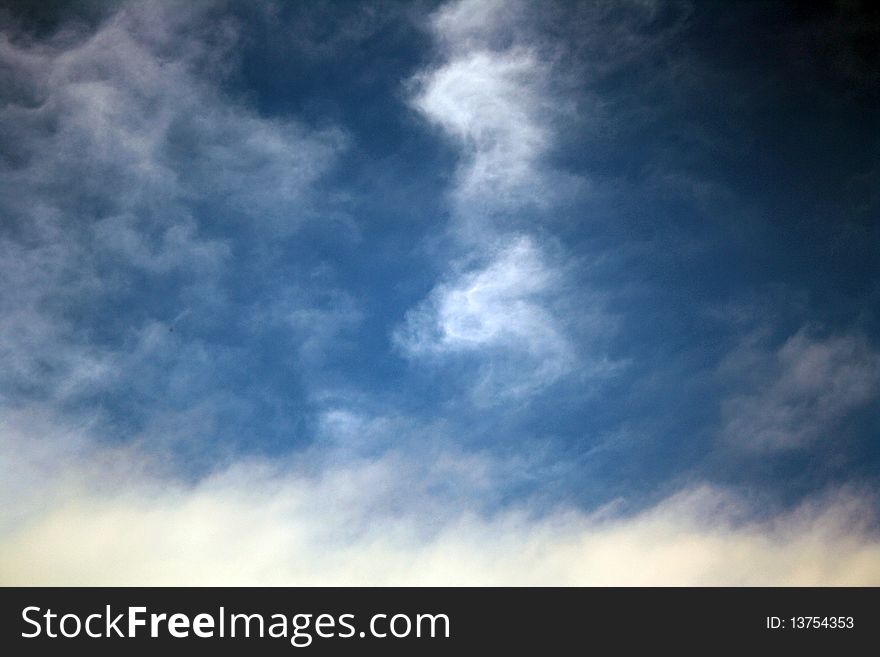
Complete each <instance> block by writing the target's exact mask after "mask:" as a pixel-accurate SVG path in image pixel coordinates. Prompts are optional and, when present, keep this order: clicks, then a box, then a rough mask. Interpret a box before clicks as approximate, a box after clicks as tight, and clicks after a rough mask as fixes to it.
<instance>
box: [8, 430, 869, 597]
mask: <svg viewBox="0 0 880 657" xmlns="http://www.w3.org/2000/svg"><path fill="white" fill-rule="evenodd" d="M349 419H351V418H349ZM337 420H340V418H338V417H337V418H335V419H332V420H331V421H330V425H328V429H329V430H332V425H333V424H334V423H335V422H337ZM343 424H345V426H347V427H349V428H351V423H350V422H348V421H343ZM28 425H29V426H31V427H33V426H34V425H33V424H32V423H30V422H29V423H28ZM3 430H4V431H5V432H8V430H9V427H8V426H6V427H4V428H3ZM8 438H9V435H8V433H7V435H6V436H4V441H3V444H4V445H6V446H7V447H8V446H9V445H10V444H11V441H10V440H8ZM27 439H28V437H27V436H26V435H19V437H18V440H16V441H15V442H16V443H17V447H18V448H19V449H17V450H15V451H11V450H4V452H3V454H2V457H3V460H2V461H0V463H2V464H3V466H4V472H5V473H6V474H9V475H10V479H11V480H13V481H20V482H23V481H24V478H25V477H31V478H32V480H31V483H30V486H28V485H22V486H19V487H17V488H16V491H17V493H18V495H17V497H16V502H17V504H15V505H5V506H4V512H3V516H4V517H3V519H2V520H3V522H2V523H0V583H2V584H4V585H10V584H21V585H41V584H42V585H64V584H88V585H99V584H106V585H138V584H139V585H160V584H175V585H244V584H247V585H259V584H265V585H325V586H326V585H360V584H372V585H389V584H394V585H423V584H434V585H515V584H520V585H554V584H555V585H660V584H664V585H688V584H693V585H746V584H752V585H771V584H780V585H844V584H851V585H872V584H873V585H877V584H880V541H878V539H877V537H876V535H874V534H872V533H871V532H870V530H869V529H868V528H867V525H866V524H865V518H867V517H870V513H871V509H872V507H871V506H870V504H869V503H868V502H867V501H866V500H865V499H863V498H861V497H859V496H858V495H857V494H855V493H854V492H852V491H849V492H848V491H845V490H841V491H838V492H837V493H836V494H833V495H830V496H826V497H823V498H819V499H814V500H812V501H808V502H805V503H804V504H802V505H801V506H800V507H799V508H797V509H795V510H792V511H789V512H782V513H779V514H777V515H775V516H773V517H772V518H770V519H765V520H749V517H750V513H751V511H753V510H754V509H752V508H751V507H750V506H748V505H747V504H745V503H744V502H742V501H741V500H739V499H738V498H736V497H735V496H733V495H731V494H729V493H725V492H723V491H720V490H717V489H713V488H710V487H705V486H704V487H699V486H698V487H694V488H689V489H686V490H683V491H681V492H680V493H677V494H674V495H672V496H670V497H668V498H667V499H665V500H663V501H661V502H660V503H658V504H656V505H655V506H653V507H650V508H647V509H645V510H643V511H641V512H639V513H636V514H634V515H629V516H620V515H617V514H615V513H614V512H613V511H610V510H600V511H599V512H596V513H585V512H583V511H579V510H576V509H573V508H558V509H557V510H555V511H552V510H551V511H549V512H543V513H538V512H536V510H535V509H531V508H530V507H529V505H528V503H527V502H526V501H523V502H521V503H520V504H518V505H516V506H513V507H506V508H503V509H500V510H496V511H487V510H484V509H483V508H482V507H481V506H479V505H477V506H474V505H472V504H471V503H470V502H472V501H473V499H474V498H472V497H470V496H471V495H473V494H474V492H475V491H478V490H479V489H480V488H481V487H482V486H485V485H488V486H490V487H495V486H496V485H497V483H498V482H497V481H493V480H492V477H493V476H498V474H497V473H495V474H494V475H493V471H492V468H491V467H489V468H488V469H487V468H486V463H485V462H483V460H480V459H476V460H475V459H474V458H472V457H467V456H464V457H463V458H458V457H456V456H455V455H451V454H447V455H446V458H445V459H438V460H436V461H434V462H432V461H426V460H425V459H424V458H417V459H415V460H413V459H411V458H410V456H408V455H407V454H406V453H401V452H388V453H385V454H383V455H381V456H377V457H374V458H372V459H363V458H360V459H358V458H356V459H349V460H345V461H341V462H337V463H335V464H330V463H325V465H324V466H323V467H321V468H319V469H317V470H314V469H309V468H308V467H302V466H301V465H297V464H296V463H293V462H288V463H286V464H279V463H278V462H277V461H276V462H275V463H274V464H271V465H270V464H269V463H266V462H260V461H251V462H247V463H239V464H237V465H235V466H233V467H230V468H227V469H221V470H218V471H216V472H215V474H213V475H212V476H209V477H207V478H205V479H202V480H200V481H199V482H197V483H195V484H184V483H181V482H179V481H176V480H174V479H168V478H166V477H164V476H162V475H160V474H156V468H155V467H154V466H149V465H144V464H141V463H140V459H142V458H143V457H142V456H140V455H138V454H137V453H136V452H133V451H131V450H129V451H122V452H120V451H113V452H110V453H108V454H103V455H102V454H101V451H100V450H98V451H97V452H92V453H88V451H86V452H83V451H82V450H79V451H77V450H76V449H72V448H68V449H66V450H65V453H64V454H62V455H56V456H55V457H53V455H52V452H51V451H49V450H43V451H41V452H40V453H39V454H38V453H36V452H34V450H33V448H32V447H27V445H28V441H27ZM64 440H65V444H66V445H73V444H75V443H73V442H71V441H70V440H69V436H65V437H64ZM22 446H24V449H21V448H22ZM432 463H434V464H433V465H432ZM59 475H61V476H59ZM35 476H36V479H33V478H34V477H35ZM487 477H489V480H488V483H487ZM19 478H22V479H19ZM5 480H6V479H5V478H4V481H5ZM441 483H443V484H445V487H444V488H441V489H438V484H441ZM34 484H37V485H38V487H37V488H36V489H34V488H33V486H34ZM475 487H476V488H475ZM28 490H30V491H34V490H37V491H38V492H37V494H36V495H35V496H33V497H31V498H28V497H27V496H25V495H24V494H23V491H28ZM12 514H15V515H14V517H11V516H12Z"/></svg>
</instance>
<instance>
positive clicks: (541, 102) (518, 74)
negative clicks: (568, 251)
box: [411, 0, 561, 221]
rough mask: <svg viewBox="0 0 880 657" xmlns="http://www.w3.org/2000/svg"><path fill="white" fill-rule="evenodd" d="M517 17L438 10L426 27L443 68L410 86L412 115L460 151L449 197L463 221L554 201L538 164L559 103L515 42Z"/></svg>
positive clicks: (473, 8) (542, 71) (523, 44)
mask: <svg viewBox="0 0 880 657" xmlns="http://www.w3.org/2000/svg"><path fill="white" fill-rule="evenodd" d="M521 13H522V7H521V6H520V3H501V2H473V1H472V0H463V1H461V2H456V3H450V4H449V5H446V6H444V7H442V8H441V9H439V10H438V11H437V12H436V13H435V14H434V15H433V16H432V20H431V29H432V33H433V34H434V37H435V40H436V42H437V44H438V48H439V51H440V53H441V60H440V62H439V63H438V64H436V65H435V66H433V67H430V68H428V69H426V70H425V71H423V72H422V73H420V74H419V75H417V76H416V78H415V79H414V80H413V81H412V85H413V87H414V89H415V93H414V95H413V97H412V101H411V102H412V105H413V107H415V108H416V109H417V110H418V111H419V112H421V113H422V114H423V115H424V116H425V117H426V118H427V119H428V120H429V121H431V122H432V123H434V124H435V125H437V126H439V127H440V128H441V129H442V130H443V131H444V132H445V133H446V134H447V135H448V136H449V137H450V138H452V139H453V140H454V141H455V142H456V143H457V144H458V146H459V147H460V148H461V153H462V161H461V164H460V166H459V171H458V177H457V180H456V186H455V190H454V193H453V196H454V199H455V203H456V204H457V206H458V211H459V212H460V213H461V214H462V215H465V216H461V217H459V219H461V220H464V221H466V220H468V219H470V220H472V219H473V217H472V216H468V215H469V214H470V213H492V212H496V211H510V210H511V209H516V208H522V207H523V206H535V205H537V206H539V207H540V206H545V205H546V204H547V202H548V199H549V197H551V196H553V188H552V186H551V185H550V184H549V182H548V180H547V178H548V176H549V172H548V171H546V168H547V167H546V166H545V164H544V163H543V162H542V158H543V156H544V155H545V154H546V153H547V151H548V149H549V148H550V147H551V145H552V144H553V143H554V141H555V133H554V130H553V117H554V116H556V115H558V114H559V107H560V102H559V99H558V98H555V97H554V95H553V94H552V93H551V90H550V88H549V86H548V82H547V81H548V79H550V76H549V71H550V65H549V62H547V61H545V59H543V58H542V57H541V55H540V53H539V52H538V49H537V48H536V47H533V46H532V45H531V44H530V43H529V42H528V41H527V40H526V39H525V38H522V37H523V36H524V35H521V34H518V32H519V30H518V27H519V26H520V25H521V23H520V22H519V21H520V20H521V16H520V14H521ZM511 37H514V38H515V37H520V38H518V39H517V38H515V40H514V42H513V43H512V44H511V43H508V42H509V41H510V39H511ZM505 43H506V44H507V45H503V44H505ZM499 45H500V47H499ZM555 178H556V180H555V182H556V183H557V184H559V183H560V178H561V176H560V175H559V174H557V175H556V176H555Z"/></svg>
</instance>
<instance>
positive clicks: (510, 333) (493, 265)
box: [395, 236, 575, 400]
mask: <svg viewBox="0 0 880 657" xmlns="http://www.w3.org/2000/svg"><path fill="white" fill-rule="evenodd" d="M559 276H560V274H559V272H558V271H557V270H556V269H554V268H553V267H552V266H550V265H549V264H548V263H547V262H546V257H545V255H544V254H543V253H542V252H541V250H540V249H539V248H538V246H537V245H536V244H535V242H534V241H533V240H532V239H530V238H529V237H526V236H518V237H516V238H515V239H512V240H511V241H509V242H508V243H505V244H503V245H502V246H500V247H499V248H498V251H497V252H496V253H494V254H493V255H492V257H491V260H490V261H489V262H488V263H487V264H486V265H485V266H484V267H482V268H480V269H476V270H473V271H466V272H464V273H462V274H460V275H459V276H458V277H457V278H455V279H454V280H453V281H451V282H450V283H446V284H441V285H439V286H438V287H437V288H435V289H434V291H433V292H432V293H431V295H430V297H429V298H428V299H427V300H426V301H425V302H423V303H422V305H420V306H418V307H417V308H415V309H414V310H411V311H410V312H409V313H408V314H407V318H406V322H405V324H404V326H403V327H402V328H401V329H400V330H398V332H397V333H396V334H395V340H396V343H397V344H398V345H399V346H400V347H401V348H402V349H403V350H404V352H405V353H407V354H408V355H410V356H412V357H416V358H419V357H427V358H428V359H431V358H438V357H444V356H449V355H453V356H454V355H456V354H458V355H471V356H472V355H476V356H477V357H478V358H480V359H481V360H482V361H483V364H482V372H481V382H480V383H479V384H478V385H477V387H476V394H477V396H478V397H479V398H481V399H484V400H488V399H491V398H492V397H494V396H497V395H499V394H500V395H502V396H521V395H524V394H528V393H530V392H533V391H535V390H537V389H540V388H541V387H543V386H546V385H548V384H550V383H552V382H554V381H555V380H557V379H558V378H559V377H561V376H563V375H564V374H565V373H566V372H568V371H569V369H570V368H571V367H572V365H573V363H574V361H575V350H574V347H573V346H572V344H571V343H570V341H569V339H568V338H567V336H566V335H565V332H564V331H563V329H562V322H561V321H560V320H559V318H557V317H556V316H555V314H554V312H553V310H552V308H551V307H550V304H549V303H548V302H549V301H550V300H551V299H552V295H553V294H554V288H556V286H558V285H559V283H560V281H559V280H558V278H559Z"/></svg>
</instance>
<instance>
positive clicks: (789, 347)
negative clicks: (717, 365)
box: [722, 329, 880, 450]
mask: <svg viewBox="0 0 880 657" xmlns="http://www.w3.org/2000/svg"><path fill="white" fill-rule="evenodd" d="M723 369H724V370H727V371H728V372H730V371H733V372H735V373H737V376H739V377H741V378H742V377H744V378H745V379H746V380H747V381H748V383H747V384H746V386H747V389H748V390H749V391H748V392H745V393H742V392H740V393H736V394H734V395H731V396H730V397H729V398H728V399H726V400H725V401H724V402H723V405H722V416H723V422H724V425H723V428H722V435H723V437H724V438H725V439H726V440H727V441H729V442H730V443H731V444H736V445H739V446H742V447H745V448H748V449H756V450H786V449H797V448H802V447H808V446H810V445H811V444H813V443H815V442H816V441H818V440H823V439H824V440H831V439H832V438H833V436H834V434H835V433H836V431H837V430H838V429H839V427H840V424H841V422H842V421H843V420H844V419H845V418H846V417H847V416H848V415H849V414H850V413H852V412H854V411H856V410H858V409H859V408H861V407H863V406H865V405H866V404H868V403H869V402H871V401H872V400H875V399H877V397H878V395H880V354H878V353H877V351H876V350H874V349H873V348H872V347H871V345H870V344H869V342H868V341H867V339H866V338H865V337H864V336H862V335H859V334H857V333H845V334H839V335H832V336H829V337H827V338H820V337H816V336H814V335H811V333H810V331H809V330H807V329H801V330H800V331H798V332H797V333H795V334H794V335H793V336H791V337H790V338H789V339H788V340H786V341H785V343H784V344H783V345H782V346H781V347H779V349H777V350H776V351H775V352H768V351H765V350H761V349H758V348H756V347H754V346H744V347H742V348H740V349H739V350H738V351H737V352H736V353H735V354H734V355H732V356H730V357H729V358H728V360H727V363H726V364H725V365H724V366H723Z"/></svg>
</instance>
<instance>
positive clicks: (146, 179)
mask: <svg viewBox="0 0 880 657" xmlns="http://www.w3.org/2000/svg"><path fill="white" fill-rule="evenodd" d="M212 7H213V5H212V3H186V4H180V3H173V4H166V3H153V2H150V3H127V4H123V5H122V6H120V7H115V8H113V11H110V12H108V13H107V15H105V16H103V17H102V18H101V20H100V21H98V22H97V24H96V25H94V26H92V27H84V26H82V25H79V24H76V23H66V24H65V25H63V26H62V27H60V28H59V29H58V30H57V31H56V32H54V33H52V34H50V35H48V36H43V37H40V38H35V37H34V36H33V35H30V34H27V33H25V32H23V31H21V30H20V29H17V28H16V27H15V26H13V25H12V24H9V25H6V26H4V27H5V29H4V30H3V32H2V34H0V62H2V65H0V67H2V68H3V70H4V73H3V75H4V76H5V78H6V80H5V81H6V83H5V84H4V85H3V89H2V91H0V93H2V96H3V103H2V107H0V125H2V126H3V127H2V129H0V152H3V153H4V156H3V159H2V160H0V214H2V216H3V221H2V225H0V316H2V319H0V355H2V357H3V359H4V362H5V363H8V364H9V367H6V368H3V369H4V372H3V374H0V384H2V389H3V391H4V398H5V399H4V401H10V402H11V401H16V402H18V401H21V400H23V399H28V398H30V399H33V398H37V399H47V398H51V399H54V400H55V401H56V402H58V403H63V402H66V401H70V400H72V399H75V398H77V397H78V396H82V395H83V394H88V393H92V392H94V391H96V390H99V389H100V388H102V387H103V388H105V389H106V388H109V387H112V386H114V385H116V384H118V383H119V380H120V379H119V374H120V373H121V372H123V371H126V372H127V375H128V377H129V379H130V380H136V379H137V377H138V372H137V370H131V369H128V370H126V366H131V365H133V364H135V361H136V359H137V354H136V352H137V350H138V349H140V347H141V346H142V343H141V337H142V336H143V335H144V332H145V331H147V330H148V329H150V327H153V328H155V327H156V326H162V328H163V330H167V329H168V328H169V326H164V325H165V324H168V320H167V318H163V317H162V313H161V312H158V308H156V306H160V305H162V304H164V305H166V306H170V305H177V306H178V307H177V309H176V310H173V313H174V314H175V315H176V314H179V313H180V312H181V310H182V307H189V308H190V309H192V308H193V307H195V306H200V305H201V306H205V305H210V304H212V303H214V302H215V301H216V300H217V299H222V297H223V296H224V292H222V291H220V290H219V288H220V286H221V285H222V280H223V279H222V276H223V274H224V272H227V271H228V270H229V268H230V266H231V265H230V259H231V258H232V255H233V252H234V251H235V249H236V248H237V247H238V245H237V243H236V242H237V241H238V240H244V241H246V240H247V239H254V240H257V241H260V240H273V239H277V238H278V236H279V235H284V234H287V233H289V232H290V231H292V230H295V229H297V228H299V227H301V226H302V225H303V224H304V223H306V222H308V221H311V220H312V219H313V218H314V216H315V212H314V208H313V202H314V187H315V185H317V184H318V180H319V179H320V178H321V176H322V175H324V174H325V173H326V172H327V171H328V170H329V168H330V167H331V166H332V165H333V163H334V161H335V160H336V157H337V155H338V154H339V152H341V150H342V149H344V148H345V138H344V136H343V134H342V132H341V131H339V130H337V129H332V128H326V129H311V128H308V127H307V126H304V125H302V124H300V123H299V122H297V121H296V120H294V119H291V118H287V117H268V116H264V115H261V114H260V113H259V112H257V111H256V110H255V109H254V108H253V107H252V106H250V105H249V104H248V103H247V102H246V101H245V99H244V98H239V97H237V96H235V95H234V93H233V92H231V91H228V92H227V91H226V90H224V86H223V84H221V82H223V81H225V80H228V79H230V78H231V77H232V76H233V74H234V71H235V67H236V59H235V58H236V45H237V44H238V43H239V40H240V35H239V26H238V25H237V24H236V22H235V21H234V20H232V19H230V18H228V17H224V16H222V15H218V14H217V13H216V12H213V8H212ZM228 88H231V85H228ZM156 290H163V299H162V302H161V303H154V304H151V303H150V302H149V301H148V300H149V299H154V298H155V294H154V292H155V291H156ZM212 310H214V311H216V308H212ZM226 310H228V307H226ZM300 310H303V309H300ZM166 314H167V313H166ZM209 314H210V313H202V314H201V315H202V316H207V315H209ZM198 315H199V314H198V313H192V314H191V317H190V319H191V320H192V319H193V318H194V317H196V316H198ZM105 319H112V320H113V321H114V322H115V323H116V327H115V328H116V330H117V331H120V333H117V334H115V335H114V336H113V338H108V337H107V333H109V332H110V331H108V329H107V328H106V327H105V326H104V325H103V323H104V320H105ZM193 323H194V322H193V321H190V325H192V324H193ZM120 325H121V328H120ZM171 328H173V327H171ZM177 342H178V343H179V342H180V341H179V340H178V341H177ZM197 346H198V347H204V344H200V345H197ZM183 347H187V345H183ZM182 356H183V355H182ZM181 360H185V358H181ZM141 373H143V372H141Z"/></svg>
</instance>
